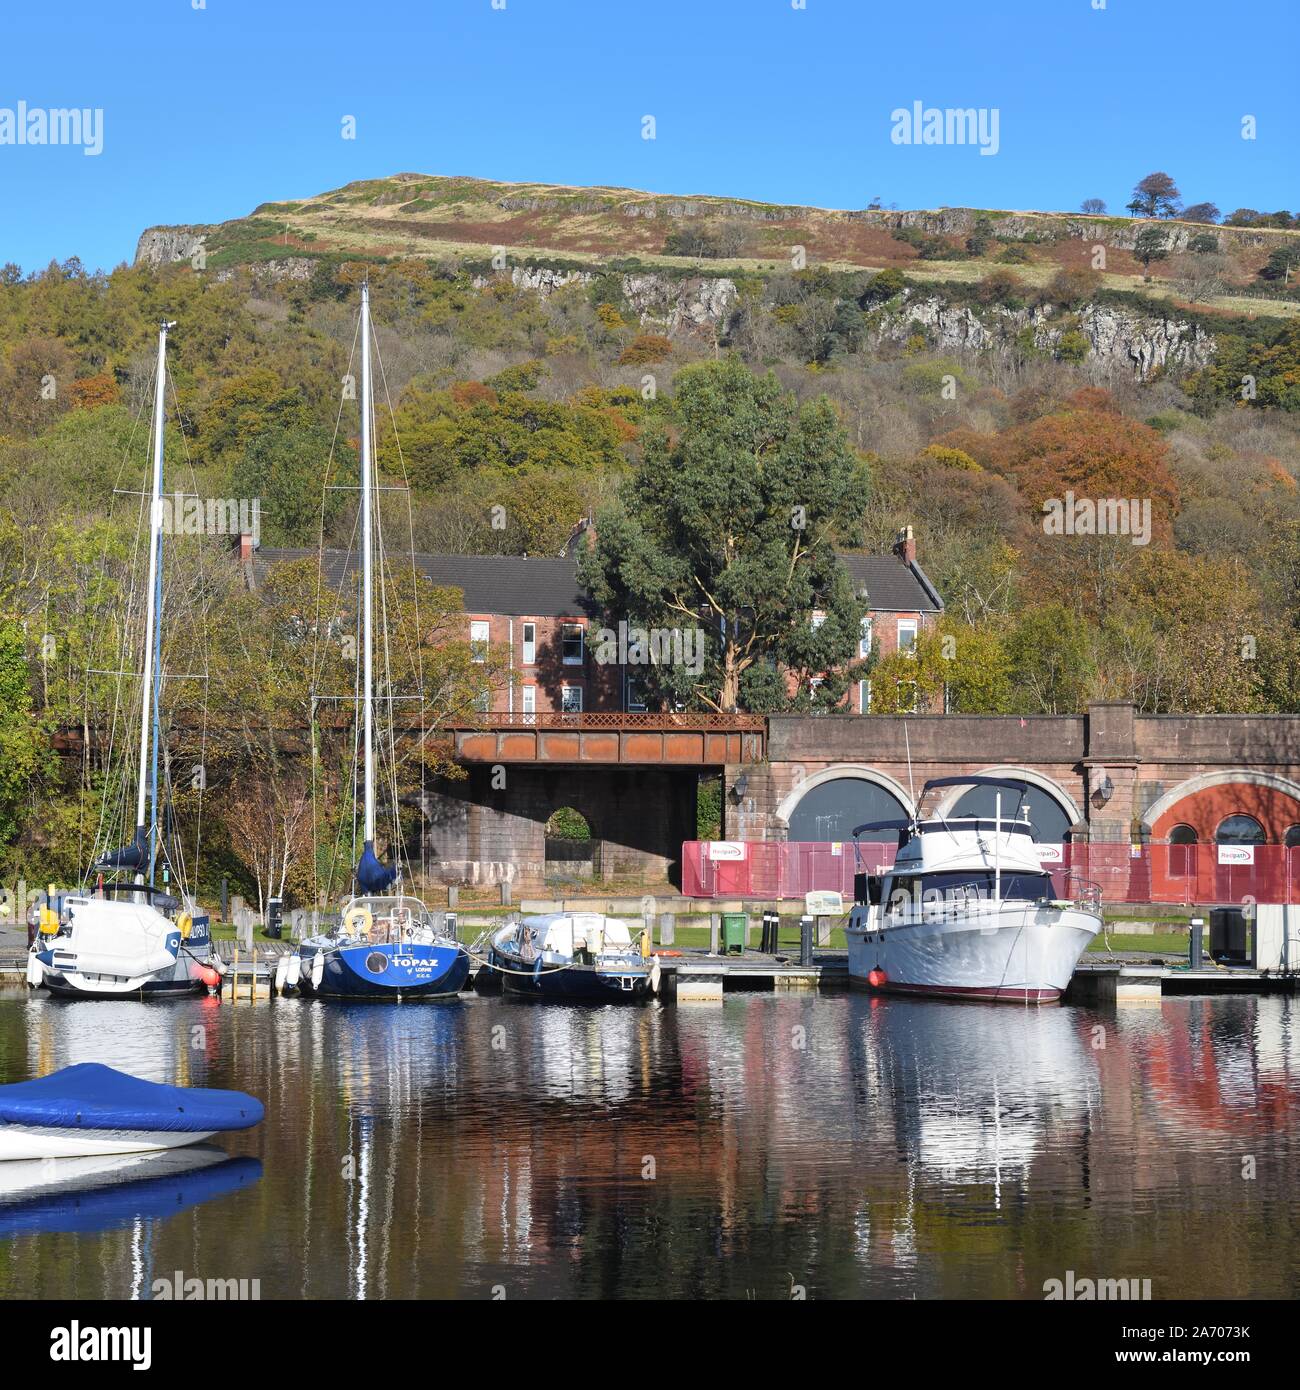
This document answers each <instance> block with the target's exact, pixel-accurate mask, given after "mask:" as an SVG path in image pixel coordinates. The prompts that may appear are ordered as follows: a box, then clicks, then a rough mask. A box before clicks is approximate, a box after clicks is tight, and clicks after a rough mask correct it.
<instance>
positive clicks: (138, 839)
mask: <svg viewBox="0 0 1300 1390" xmlns="http://www.w3.org/2000/svg"><path fill="white" fill-rule="evenodd" d="M148 862H149V839H148V836H147V835H146V834H145V828H144V826H143V825H137V826H136V828H135V839H134V840H132V841H131V843H130V844H129V845H123V846H122V848H121V849H114V850H106V851H105V852H104V853H103V854H102V855H100V857H99V859H98V860H96V862H95V867H96V868H97V869H137V870H138V869H143V868H144V867H145V865H146V864H147V863H148Z"/></svg>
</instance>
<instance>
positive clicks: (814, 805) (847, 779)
mask: <svg viewBox="0 0 1300 1390" xmlns="http://www.w3.org/2000/svg"><path fill="white" fill-rule="evenodd" d="M777 814H778V815H779V816H781V817H782V818H783V819H785V820H786V823H787V824H788V826H789V834H788V836H787V838H788V839H790V840H792V841H795V840H797V841H801V842H810V843H811V842H821V843H825V842H826V841H836V840H849V839H851V838H852V836H853V831H854V828H855V827H856V826H859V825H865V824H866V823H867V822H869V821H876V820H897V819H899V818H900V817H903V816H908V815H910V814H911V810H910V808H909V806H908V803H907V798H906V795H905V794H902V789H901V788H899V789H898V790H895V788H894V786H892V785H891V784H890V780H889V779H888V778H885V777H884V776H883V775H873V774H869V773H866V772H863V771H860V770H857V769H853V770H849V769H844V770H840V769H835V768H831V769H828V770H827V772H824V773H820V774H818V775H817V776H816V777H812V778H809V779H808V780H807V781H806V782H804V783H803V784H802V785H801V786H800V787H798V788H796V789H795V791H794V792H792V793H791V794H790V797H788V798H787V799H786V804H783V805H782V806H781V807H780V808H779V809H778V812H777ZM878 838H880V839H881V840H887V839H889V836H888V835H887V834H883V833H882V834H881V835H880V836H879V837H878Z"/></svg>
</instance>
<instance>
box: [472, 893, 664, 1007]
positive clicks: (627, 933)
mask: <svg viewBox="0 0 1300 1390" xmlns="http://www.w3.org/2000/svg"><path fill="white" fill-rule="evenodd" d="M488 965H489V967H490V968H491V969H492V970H493V971H495V972H496V973H497V974H498V975H499V976H500V977H501V983H502V987H503V988H504V989H505V991H506V993H507V994H520V995H527V996H530V997H533V998H543V999H567V1000H591V1001H595V1002H600V1003H616V1002H619V1001H625V1002H629V1003H638V1002H640V1001H642V1000H645V999H649V998H650V997H651V996H652V995H655V994H657V993H658V992H659V960H658V958H657V957H656V956H653V955H651V954H650V943H649V939H648V938H647V937H646V935H645V933H644V932H643V933H641V939H640V940H639V941H638V942H636V943H634V942H633V940H632V933H631V930H630V929H629V927H628V924H627V923H626V922H622V921H619V919H618V918H616V917H605V916H602V915H601V914H600V913H598V912H558V913H551V914H548V915H546V916H541V917H524V918H521V919H520V920H519V921H517V922H509V923H507V924H506V925H505V926H504V927H502V928H501V929H500V931H498V932H496V933H494V935H493V936H492V939H491V943H490V945H489V948H488Z"/></svg>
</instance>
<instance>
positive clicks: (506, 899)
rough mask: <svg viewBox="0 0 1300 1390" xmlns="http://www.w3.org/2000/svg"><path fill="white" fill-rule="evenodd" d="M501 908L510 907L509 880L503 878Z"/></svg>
mask: <svg viewBox="0 0 1300 1390" xmlns="http://www.w3.org/2000/svg"><path fill="white" fill-rule="evenodd" d="M501 906H502V907H509V906H510V880H509V879H505V878H503V879H502V880H501Z"/></svg>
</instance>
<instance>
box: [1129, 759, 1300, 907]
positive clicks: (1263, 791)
mask: <svg viewBox="0 0 1300 1390" xmlns="http://www.w3.org/2000/svg"><path fill="white" fill-rule="evenodd" d="M1229 816H1250V817H1252V818H1253V819H1254V820H1256V821H1258V822H1259V824H1260V826H1261V828H1262V829H1263V832H1264V843H1265V844H1266V845H1280V844H1282V843H1283V842H1284V841H1285V839H1286V833H1287V831H1288V830H1289V829H1291V827H1293V826H1300V783H1297V782H1293V781H1291V780H1290V778H1287V777H1280V776H1278V775H1277V774H1275V773H1271V772H1252V771H1249V770H1248V769H1246V768H1230V769H1225V770H1224V771H1222V772H1206V773H1202V774H1201V775H1200V776H1199V777H1190V778H1188V779H1187V781H1185V782H1182V783H1180V784H1179V785H1178V786H1176V787H1174V788H1173V789H1172V790H1170V791H1168V792H1166V793H1165V794H1164V795H1163V796H1161V797H1160V798H1158V799H1157V800H1156V801H1154V802H1153V803H1152V804H1151V806H1150V807H1148V808H1147V812H1146V815H1145V817H1144V818H1143V819H1144V820H1145V822H1146V824H1147V825H1148V826H1150V827H1151V840H1152V842H1153V843H1154V844H1156V845H1164V844H1169V843H1170V840H1171V837H1172V838H1173V839H1174V840H1176V841H1178V842H1180V843H1183V844H1190V843H1193V841H1192V839H1191V836H1190V835H1188V834H1187V833H1186V830H1183V829H1181V828H1182V827H1186V828H1187V829H1189V830H1190V831H1191V832H1192V834H1193V835H1194V836H1195V841H1194V843H1196V844H1198V845H1213V844H1214V843H1215V837H1216V835H1217V833H1218V830H1219V827H1220V826H1221V825H1222V824H1223V822H1224V821H1225V820H1227V818H1228V817H1229ZM1176 828H1179V829H1180V833H1179V834H1178V835H1177V836H1175V835H1174V831H1175V829H1176ZM1200 853H1201V856H1202V859H1201V863H1200V870H1201V874H1200V876H1201V877H1205V876H1206V875H1207V874H1208V873H1209V872H1210V871H1211V867H1212V866H1211V863H1210V861H1209V860H1207V859H1205V858H1204V856H1205V855H1206V854H1207V853H1208V851H1204V850H1202V851H1201V852H1200ZM1194 862H1196V861H1195V860H1194V859H1193V858H1192V857H1190V856H1189V857H1188V858H1187V859H1186V860H1184V859H1182V858H1181V857H1180V855H1179V854H1178V852H1177V851H1176V850H1175V849H1170V850H1169V851H1167V852H1166V853H1156V854H1153V856H1152V863H1151V875H1152V885H1151V886H1152V892H1153V896H1158V895H1159V894H1160V892H1161V890H1165V891H1171V890H1176V889H1178V887H1179V886H1180V885H1181V884H1182V883H1183V882H1184V881H1185V878H1186V875H1187V873H1188V872H1189V871H1190V869H1191V866H1192V864H1193V863H1194ZM1216 896H1217V895H1216Z"/></svg>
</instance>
